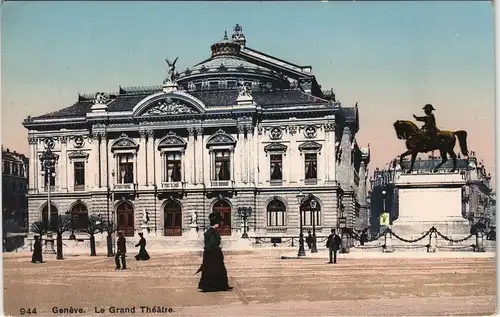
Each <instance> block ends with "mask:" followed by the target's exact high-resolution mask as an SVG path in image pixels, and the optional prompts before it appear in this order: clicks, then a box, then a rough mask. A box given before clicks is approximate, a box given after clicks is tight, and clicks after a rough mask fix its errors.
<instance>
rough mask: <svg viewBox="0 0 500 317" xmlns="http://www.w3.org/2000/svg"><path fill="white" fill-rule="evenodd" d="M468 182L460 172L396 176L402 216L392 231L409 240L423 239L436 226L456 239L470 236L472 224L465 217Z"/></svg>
mask: <svg viewBox="0 0 500 317" xmlns="http://www.w3.org/2000/svg"><path fill="white" fill-rule="evenodd" d="M465 183H466V182H465V179H464V177H463V176H462V175H460V174H458V173H437V174H399V175H396V180H395V186H396V189H397V191H398V210H399V217H398V219H397V220H395V221H394V222H393V226H392V231H393V232H394V233H396V234H397V235H398V236H400V237H402V238H405V239H408V240H412V239H416V238H419V237H421V236H422V235H423V234H425V233H426V232H427V231H428V230H429V229H430V228H431V227H433V226H434V227H435V228H436V229H437V230H438V231H439V232H440V233H441V234H443V235H445V236H447V237H450V238H453V239H459V238H464V237H466V236H468V235H469V232H470V224H469V221H468V220H466V219H465V218H464V217H463V216H462V186H464V185H465Z"/></svg>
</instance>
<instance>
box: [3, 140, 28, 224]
mask: <svg viewBox="0 0 500 317" xmlns="http://www.w3.org/2000/svg"><path fill="white" fill-rule="evenodd" d="M28 161H29V160H28V158H27V157H26V156H25V155H24V154H21V153H17V152H16V151H10V150H9V149H5V150H4V148H3V146H2V211H3V213H2V214H3V218H2V219H3V224H4V233H7V232H12V231H18V230H20V229H21V228H23V229H24V228H26V226H27V216H28V213H27V212H28V208H27V202H28V200H27V198H26V191H27V189H28Z"/></svg>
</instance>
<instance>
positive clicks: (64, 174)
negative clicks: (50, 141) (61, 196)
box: [59, 136, 69, 192]
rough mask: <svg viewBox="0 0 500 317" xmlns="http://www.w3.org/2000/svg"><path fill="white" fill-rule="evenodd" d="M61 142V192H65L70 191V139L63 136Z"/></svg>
mask: <svg viewBox="0 0 500 317" xmlns="http://www.w3.org/2000/svg"><path fill="white" fill-rule="evenodd" d="M59 140H60V142H61V156H60V157H59V175H60V176H61V182H60V184H61V190H62V191H63V192H67V191H68V186H69V184H68V167H69V164H68V155H67V150H68V138H67V137H66V136H61V137H60V138H59Z"/></svg>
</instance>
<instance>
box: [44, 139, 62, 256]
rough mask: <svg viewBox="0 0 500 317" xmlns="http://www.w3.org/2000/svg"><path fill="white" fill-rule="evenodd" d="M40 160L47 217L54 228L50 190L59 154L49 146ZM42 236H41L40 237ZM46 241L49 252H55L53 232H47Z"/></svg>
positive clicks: (50, 226) (50, 225)
mask: <svg viewBox="0 0 500 317" xmlns="http://www.w3.org/2000/svg"><path fill="white" fill-rule="evenodd" d="M39 158H40V162H41V167H42V171H41V174H42V176H43V177H44V184H45V186H46V188H47V217H48V220H49V228H50V229H52V221H51V220H52V219H51V218H52V215H51V207H52V203H51V200H50V192H51V183H50V180H51V178H52V177H55V176H56V171H55V165H56V161H57V159H58V158H59V155H57V154H55V153H54V152H52V150H51V149H50V148H47V150H46V151H44V152H43V153H42V154H41V155H40V157H39ZM58 218H59V217H56V220H57V221H59V219H58ZM40 238H41V237H40ZM46 242H47V244H48V249H47V250H46V251H47V253H55V251H54V239H53V238H52V232H50V233H48V234H47V239H46Z"/></svg>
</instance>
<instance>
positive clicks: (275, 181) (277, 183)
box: [269, 179, 283, 186]
mask: <svg viewBox="0 0 500 317" xmlns="http://www.w3.org/2000/svg"><path fill="white" fill-rule="evenodd" d="M269 184H270V185H271V186H283V180H282V179H271V180H270V181H269Z"/></svg>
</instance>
